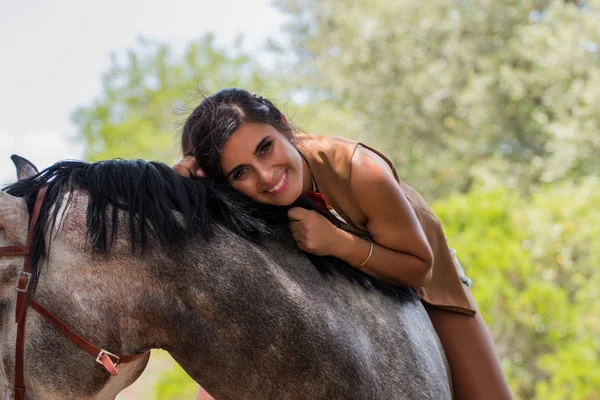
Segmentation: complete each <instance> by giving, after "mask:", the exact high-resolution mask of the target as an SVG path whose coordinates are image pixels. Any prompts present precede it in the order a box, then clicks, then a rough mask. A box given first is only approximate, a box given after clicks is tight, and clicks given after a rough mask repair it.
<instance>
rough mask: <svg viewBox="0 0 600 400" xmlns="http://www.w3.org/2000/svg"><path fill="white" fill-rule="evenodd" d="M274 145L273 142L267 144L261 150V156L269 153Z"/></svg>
mask: <svg viewBox="0 0 600 400" xmlns="http://www.w3.org/2000/svg"><path fill="white" fill-rule="evenodd" d="M272 144H273V142H266V143H265V144H264V145H263V147H262V148H261V149H260V155H264V154H265V153H266V152H267V151H269V149H270V148H271V145H272Z"/></svg>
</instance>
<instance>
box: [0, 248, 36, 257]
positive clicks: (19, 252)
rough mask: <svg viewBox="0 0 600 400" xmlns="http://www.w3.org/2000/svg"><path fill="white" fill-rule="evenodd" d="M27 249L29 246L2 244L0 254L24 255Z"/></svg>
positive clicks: (27, 251) (27, 252)
mask: <svg viewBox="0 0 600 400" xmlns="http://www.w3.org/2000/svg"><path fill="white" fill-rule="evenodd" d="M29 249H30V247H29V246H4V247H0V256H26V255H28V254H29Z"/></svg>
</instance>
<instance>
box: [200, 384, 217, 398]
mask: <svg viewBox="0 0 600 400" xmlns="http://www.w3.org/2000/svg"><path fill="white" fill-rule="evenodd" d="M198 389H199V390H198V396H197V397H196V400H215V399H214V398H213V397H212V396H211V395H210V394H208V392H207V391H206V390H204V389H203V388H202V386H198Z"/></svg>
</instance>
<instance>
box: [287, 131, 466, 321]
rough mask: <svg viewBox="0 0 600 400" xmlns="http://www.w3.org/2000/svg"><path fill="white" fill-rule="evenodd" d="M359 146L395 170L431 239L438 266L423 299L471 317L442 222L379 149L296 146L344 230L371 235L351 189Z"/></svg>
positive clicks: (348, 143) (348, 144)
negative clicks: (354, 160) (340, 219)
mask: <svg viewBox="0 0 600 400" xmlns="http://www.w3.org/2000/svg"><path fill="white" fill-rule="evenodd" d="M358 146H364V147H365V148H367V149H369V150H371V151H373V152H375V153H376V154H378V155H379V156H380V157H381V158H382V159H383V160H385V161H386V162H387V163H388V165H389V166H390V167H391V168H392V171H393V173H394V176H395V177H396V180H397V181H398V183H399V184H400V187H401V188H402V190H403V191H404V194H405V195H406V197H407V199H408V201H409V202H410V204H411V205H412V207H413V210H414V211H415V214H416V215H417V218H418V220H419V222H420V224H421V227H422V228H423V231H424V232H425V235H426V236H427V240H428V242H429V245H430V247H431V250H432V251H433V256H434V263H433V272H432V278H431V281H430V282H429V283H428V284H427V285H426V286H425V287H422V288H418V289H417V292H418V294H419V296H420V297H421V299H422V300H423V301H424V302H426V303H428V304H431V305H434V306H438V307H440V308H444V309H447V310H450V311H455V312H460V313H463V314H467V315H470V316H473V315H475V310H474V309H473V308H472V307H471V305H470V303H469V300H468V298H467V295H466V290H468V289H467V288H466V287H465V285H464V284H463V283H462V282H461V280H460V277H459V274H458V270H457V267H456V266H455V264H454V261H453V258H452V254H451V252H450V249H449V248H448V245H447V243H446V237H445V235H444V231H443V230H442V226H441V224H440V221H439V220H438V219H437V217H436V216H435V215H434V214H433V212H432V211H431V208H430V207H429V205H428V204H427V203H426V202H425V200H423V198H422V197H421V195H420V194H419V193H417V191H416V190H415V189H413V188H412V187H410V186H409V185H407V184H406V183H404V182H402V181H401V180H400V179H398V175H397V173H396V169H395V168H394V166H393V165H392V162H391V161H390V160H389V159H388V158H387V157H386V156H385V155H383V154H382V153H381V152H379V151H378V150H376V149H374V148H372V147H370V146H367V145H365V144H362V143H359V142H356V141H353V140H350V139H345V138H337V137H325V136H317V135H310V136H309V135H298V136H297V142H296V147H297V148H298V150H299V151H300V153H301V154H302V155H303V156H304V158H305V159H306V161H307V162H308V164H309V166H310V168H311V169H312V172H313V177H314V180H315V183H316V185H317V187H318V188H319V191H320V192H321V194H322V195H323V197H325V200H327V203H328V204H329V205H330V206H331V207H332V208H333V209H334V210H335V211H336V212H337V213H338V214H339V215H340V216H341V217H342V218H343V219H344V220H345V221H346V222H347V225H342V228H343V229H345V230H347V231H349V232H352V233H355V234H359V235H362V236H368V231H367V228H366V222H367V218H366V216H365V215H364V213H363V212H362V211H361V210H360V208H359V207H358V203H357V201H356V199H355V198H354V194H353V192H352V188H351V187H350V177H351V174H352V156H353V155H354V152H355V151H356V149H357V147H358Z"/></svg>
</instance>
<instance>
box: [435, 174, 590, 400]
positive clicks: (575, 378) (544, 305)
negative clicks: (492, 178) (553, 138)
mask: <svg viewBox="0 0 600 400" xmlns="http://www.w3.org/2000/svg"><path fill="white" fill-rule="evenodd" d="M599 201H600V186H599V185H598V179H595V178H591V179H586V180H584V181H583V182H582V183H581V184H579V185H575V184H573V183H564V184H553V185H551V186H548V187H543V188H540V189H538V190H536V191H535V193H534V194H533V195H532V196H531V197H530V198H524V197H521V196H519V195H517V194H515V192H514V191H511V190H507V189H495V190H491V191H489V190H482V189H479V188H477V189H475V190H473V191H471V192H470V193H468V194H454V195H452V196H450V197H449V198H447V199H445V200H441V201H439V202H436V203H435V204H434V205H433V208H434V210H435V211H436V214H437V215H438V216H439V217H440V219H441V220H442V222H443V225H444V226H445V231H446V235H447V236H448V237H449V238H450V245H451V246H452V247H453V248H454V249H456V250H457V255H458V258H459V259H460V260H461V262H462V264H463V265H464V266H465V269H466V271H467V273H468V274H469V275H470V276H471V278H472V279H473V282H474V284H473V287H472V292H473V296H474V297H475V298H476V300H477V303H478V305H479V308H480V310H481V312H482V315H483V316H484V318H485V319H486V322H487V323H488V326H489V328H490V330H491V332H493V334H494V339H495V343H496V347H497V350H498V352H499V354H500V356H501V360H502V365H503V367H504V370H505V372H506V373H507V376H508V380H509V383H510V386H511V388H512V390H513V393H514V394H515V396H516V398H517V399H544V400H545V399H551V400H591V399H600V290H599V289H598V288H599V287H600V271H599V270H598V268H597V266H598V263H599V262H600V212H599V211H598V210H597V208H596V207H594V204H598V202H599Z"/></svg>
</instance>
